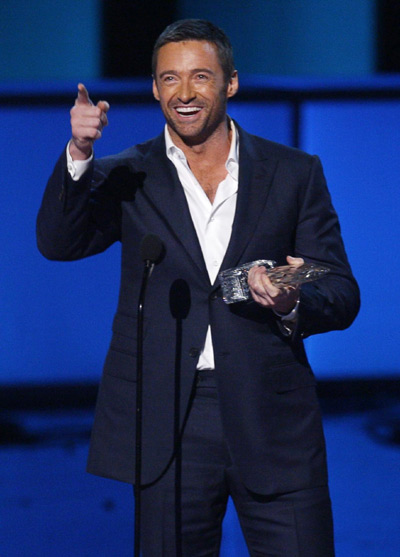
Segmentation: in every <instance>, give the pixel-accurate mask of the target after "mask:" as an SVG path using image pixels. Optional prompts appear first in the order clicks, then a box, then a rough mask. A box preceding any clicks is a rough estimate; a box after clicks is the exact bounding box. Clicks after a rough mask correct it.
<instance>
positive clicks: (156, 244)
mask: <svg viewBox="0 0 400 557" xmlns="http://www.w3.org/2000/svg"><path fill="white" fill-rule="evenodd" d="M162 251H163V243H162V241H161V240H160V238H159V237H158V236H156V235H155V234H146V236H145V237H144V238H143V240H142V243H141V245H140V255H141V258H142V261H144V263H145V264H146V266H147V267H151V268H153V267H154V265H155V264H156V263H158V261H159V260H160V257H161V254H162Z"/></svg>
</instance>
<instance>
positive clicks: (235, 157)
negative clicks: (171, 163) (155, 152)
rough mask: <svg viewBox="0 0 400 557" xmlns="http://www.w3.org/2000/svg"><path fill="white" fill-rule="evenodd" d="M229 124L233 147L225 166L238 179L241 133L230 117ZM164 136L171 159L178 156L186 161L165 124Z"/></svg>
mask: <svg viewBox="0 0 400 557" xmlns="http://www.w3.org/2000/svg"><path fill="white" fill-rule="evenodd" d="M229 126H230V128H231V131H232V138H231V147H230V149H229V154H228V158H227V159H226V163H225V168H226V169H227V171H228V172H229V174H230V175H231V176H232V178H234V179H235V180H238V176H239V134H238V132H237V129H236V126H235V124H234V123H233V120H232V119H231V118H229ZM164 137H165V147H166V152H167V157H168V158H169V159H173V158H178V159H180V160H181V161H184V162H186V163H187V161H186V157H185V154H184V152H183V151H182V149H180V148H179V147H177V146H176V145H175V143H174V142H173V141H172V138H171V135H170V133H169V131H168V126H167V124H165V128H164Z"/></svg>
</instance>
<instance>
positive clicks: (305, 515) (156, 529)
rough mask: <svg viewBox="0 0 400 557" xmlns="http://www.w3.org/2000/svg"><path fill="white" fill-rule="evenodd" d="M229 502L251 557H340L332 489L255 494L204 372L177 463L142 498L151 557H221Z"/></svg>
mask: <svg viewBox="0 0 400 557" xmlns="http://www.w3.org/2000/svg"><path fill="white" fill-rule="evenodd" d="M229 496H231V497H232V500H233V502H234V505H235V508H236V511H237V514H238V517H239V521H240V525H241V528H242V531H243V534H244V538H245V541H246V544H247V547H248V550H249V554H250V555H251V556H281V557H300V556H301V557H332V556H333V555H334V549H333V526H332V513H331V503H330V497H329V491H328V487H327V486H321V487H316V488H313V489H306V490H302V491H296V492H292V493H286V494H280V495H273V496H265V495H259V494H255V493H252V492H250V491H249V490H247V488H246V487H245V486H244V485H243V483H242V481H241V479H240V477H239V474H238V471H237V469H236V467H235V465H234V464H233V463H232V460H231V458H230V455H229V450H228V447H227V445H226V442H225V440H224V434H223V430H222V424H221V419H220V413H219V403H218V395H217V389H216V384H215V375H214V372H213V371H200V372H198V375H197V379H196V390H195V393H194V396H193V398H192V402H191V408H190V412H189V415H188V420H187V422H186V425H185V429H184V433H183V436H182V443H181V449H180V450H178V454H177V458H176V459H175V460H174V462H173V463H172V465H171V466H170V468H169V469H168V471H167V472H166V473H165V474H164V476H163V477H162V478H161V479H160V480H159V481H157V482H156V483H155V484H153V485H152V486H151V487H147V488H144V489H143V490H142V495H141V497H142V499H141V509H142V532H141V546H142V555H143V557H217V556H218V555H219V550H220V544H221V533H222V521H223V518H224V515H225V511H226V506H227V502H228V497H229Z"/></svg>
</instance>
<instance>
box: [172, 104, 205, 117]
mask: <svg viewBox="0 0 400 557" xmlns="http://www.w3.org/2000/svg"><path fill="white" fill-rule="evenodd" d="M201 110H202V109H201V107H200V106H176V107H175V111H176V112H177V113H178V114H179V116H183V117H184V118H188V117H190V116H195V115H196V114H198V113H199V112H200V111H201Z"/></svg>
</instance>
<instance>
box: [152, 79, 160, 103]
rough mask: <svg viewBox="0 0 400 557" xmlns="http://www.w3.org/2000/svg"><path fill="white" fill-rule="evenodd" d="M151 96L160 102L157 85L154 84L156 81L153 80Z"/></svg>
mask: <svg viewBox="0 0 400 557" xmlns="http://www.w3.org/2000/svg"><path fill="white" fill-rule="evenodd" d="M153 96H154V98H155V99H156V101H159V100H160V94H159V92H158V87H157V83H156V80H155V79H154V78H153Z"/></svg>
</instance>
